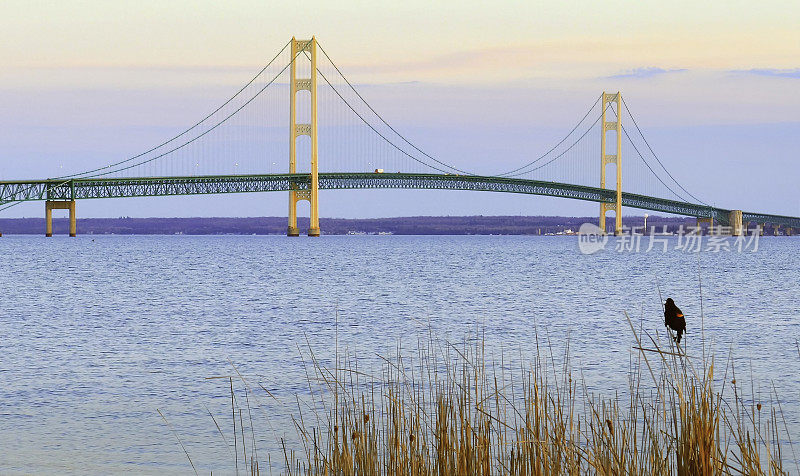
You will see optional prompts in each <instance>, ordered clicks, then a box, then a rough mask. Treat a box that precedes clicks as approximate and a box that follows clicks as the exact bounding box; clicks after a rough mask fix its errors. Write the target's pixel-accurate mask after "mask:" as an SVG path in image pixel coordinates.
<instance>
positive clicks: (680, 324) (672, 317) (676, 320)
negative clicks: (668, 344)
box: [664, 298, 686, 344]
mask: <svg viewBox="0 0 800 476" xmlns="http://www.w3.org/2000/svg"><path fill="white" fill-rule="evenodd" d="M664 325H665V326H667V327H669V328H670V329H672V330H673V331H675V332H677V333H678V337H676V338H675V342H677V343H678V344H680V343H681V336H683V333H684V332H686V319H685V318H684V317H683V312H681V310H680V308H679V307H678V306H676V305H675V301H673V300H672V298H667V302H666V303H665V304H664Z"/></svg>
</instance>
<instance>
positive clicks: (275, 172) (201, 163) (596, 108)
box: [0, 37, 800, 236]
mask: <svg viewBox="0 0 800 476" xmlns="http://www.w3.org/2000/svg"><path fill="white" fill-rule="evenodd" d="M318 106H322V107H318ZM287 116H288V121H287ZM623 116H625V117H627V118H628V119H630V123H628V122H627V120H628V119H626V125H627V126H628V127H626V125H623ZM287 139H288V140H287ZM554 142H555V145H554V146H552V147H551V148H549V149H548V150H547V151H546V152H545V153H543V154H541V155H539V156H532V157H531V156H530V152H529V151H528V150H527V148H524V150H520V151H515V152H514V153H515V154H516V153H518V154H519V156H520V159H521V160H520V162H522V163H521V164H518V165H519V166H517V167H514V168H513V169H511V170H507V171H498V172H497V173H487V172H485V171H484V172H481V173H477V172H476V171H466V170H464V167H463V166H461V165H458V166H456V165H452V164H449V163H447V162H446V161H445V160H443V159H442V158H440V157H436V156H434V155H431V154H429V153H427V152H426V151H424V150H423V149H422V148H421V147H419V146H418V145H416V144H415V143H413V142H412V141H410V140H409V139H408V138H407V137H406V136H404V135H403V134H401V133H400V132H399V131H398V130H397V129H395V128H394V127H392V126H391V125H390V124H389V122H388V121H386V120H385V119H384V118H383V116H381V115H380V114H379V113H378V112H377V111H376V109H375V108H374V107H373V106H372V105H371V104H370V103H369V102H367V100H366V99H365V97H364V96H363V95H362V94H361V93H360V92H359V91H358V90H357V89H356V87H355V86H354V85H353V83H352V82H351V81H350V80H349V79H348V78H347V77H346V76H344V74H343V73H342V71H341V70H340V69H339V67H338V66H337V65H336V64H335V63H334V62H333V60H332V59H331V57H330V56H329V55H328V53H327V52H326V51H325V49H324V48H323V47H322V45H320V44H319V43H318V41H317V40H316V38H313V37H312V38H311V39H308V40H298V39H296V38H292V39H291V40H290V41H289V42H287V43H286V44H285V45H284V47H283V48H282V49H281V50H280V51H279V52H278V54H277V55H275V57H274V58H273V59H272V60H271V61H270V62H269V63H268V64H267V65H266V66H264V68H262V69H261V70H260V71H259V72H258V73H257V74H256V75H255V76H254V77H253V78H252V79H251V80H250V81H248V82H247V83H246V84H245V85H244V86H243V87H242V88H241V89H239V90H238V91H236V93H235V94H233V96H232V97H230V98H229V99H227V100H226V101H225V102H223V103H222V104H221V105H220V106H219V107H217V108H216V109H213V110H212V111H211V112H210V113H209V114H208V115H206V116H205V117H203V118H202V119H201V120H200V121H198V122H194V123H193V125H192V126H190V127H188V128H187V129H185V130H183V131H182V132H180V133H178V134H176V135H174V136H172V137H171V138H169V139H167V140H166V141H164V142H161V143H159V144H158V145H155V146H154V147H150V148H148V149H147V150H145V151H144V152H141V153H138V154H135V155H132V156H129V157H127V158H123V159H121V160H117V161H115V162H112V163H107V164H104V165H101V164H97V165H98V166H96V167H94V168H91V169H89V170H84V171H78V172H76V173H72V174H70V175H64V176H60V177H55V178H49V179H39V180H6V181H0V211H2V210H5V209H7V208H9V207H11V206H14V205H16V204H18V203H24V202H28V201H32V200H40V201H44V202H45V218H46V235H47V236H50V235H52V211H53V210H54V209H67V210H69V215H70V235H72V236H75V235H76V234H77V225H76V202H77V201H79V200H86V199H97V198H123V197H154V196H167V195H201V194H221V193H245V192H278V191H283V192H288V195H289V197H288V198H289V213H288V226H287V235H289V236H297V235H299V233H300V230H298V228H297V202H299V201H308V202H309V203H310V207H309V211H310V217H309V218H310V227H309V230H308V234H309V236H317V235H319V234H320V229H319V195H318V192H319V191H320V190H343V189H410V190H421V189H434V190H471V191H482V192H502V193H522V194H529V195H543V196H551V197H561V198H568V199H574V200H585V201H591V202H596V203H598V204H599V214H598V225H599V227H600V229H601V230H602V232H606V215H607V214H608V213H609V212H610V213H613V214H614V232H615V233H618V234H619V233H621V232H622V207H630V208H636V209H641V210H652V211H656V212H661V213H670V214H677V215H684V216H690V217H696V218H697V219H698V221H699V222H701V221H702V222H707V223H709V224H710V225H711V226H714V224H715V223H719V224H722V225H727V226H729V227H730V228H731V232H732V233H733V234H737V235H740V234H742V233H743V231H744V230H745V228H746V225H747V224H749V223H750V222H755V223H758V224H760V225H765V224H771V225H773V227H774V226H783V227H785V228H786V232H787V233H791V230H790V229H791V228H800V218H798V217H790V216H782V215H773V214H764V213H756V212H748V211H742V210H741V209H738V210H737V209H724V208H718V207H714V206H711V205H710V204H708V203H707V202H704V201H703V200H701V199H700V198H698V197H697V196H696V195H694V194H692V193H691V192H690V191H689V190H687V189H686V187H684V186H683V185H682V184H681V183H680V182H679V181H678V180H677V178H676V176H675V175H673V174H672V173H671V172H670V171H669V170H668V169H667V167H666V166H665V164H664V162H663V161H662V160H661V159H660V158H659V156H658V155H657V154H656V153H655V151H654V148H653V147H652V146H651V144H650V142H648V140H647V139H646V137H645V136H644V133H643V132H642V130H641V128H640V127H639V124H638V123H637V122H636V119H635V118H634V116H633V114H632V113H631V111H630V109H629V108H628V104H627V103H626V102H625V99H624V98H623V96H622V93H620V92H619V91H618V92H615V93H608V92H603V93H602V94H601V95H600V96H599V97H598V98H597V99H596V100H595V102H594V104H592V106H591V107H590V108H589V110H588V111H587V112H586V114H585V115H584V116H583V117H582V118H581V120H580V121H579V122H578V123H577V124H576V125H575V127H573V128H572V129H571V130H570V131H569V133H567V135H566V136H564V137H563V138H561V140H558V141H554ZM623 159H624V160H623ZM279 163H280V165H278V164H279ZM493 163H495V161H494V160H486V161H485V163H484V164H475V165H476V167H478V168H487V167H489V166H491V164H493ZM284 164H285V165H284ZM300 170H302V171H304V173H299V171H300ZM373 170H374V173H372V172H365V171H373ZM384 170H387V171H399V172H397V173H383V171H384ZM267 171H268V172H270V173H264V172H267ZM305 171H308V172H305ZM43 174H44V173H43ZM623 175H625V177H626V178H625V187H624V188H623V180H622V178H623Z"/></svg>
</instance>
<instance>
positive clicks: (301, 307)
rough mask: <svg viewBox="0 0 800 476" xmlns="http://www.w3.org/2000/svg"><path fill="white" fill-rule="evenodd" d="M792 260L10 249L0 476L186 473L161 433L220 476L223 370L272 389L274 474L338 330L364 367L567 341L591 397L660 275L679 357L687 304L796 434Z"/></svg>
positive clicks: (269, 246) (602, 387)
mask: <svg viewBox="0 0 800 476" xmlns="http://www.w3.org/2000/svg"><path fill="white" fill-rule="evenodd" d="M799 252H800V239H795V238H789V237H766V238H763V239H761V241H760V243H759V249H758V251H757V252H755V253H742V254H740V253H736V252H721V253H700V254H699V255H698V254H693V253H684V252H680V251H675V250H671V251H670V252H668V253H656V252H650V253H639V254H635V253H615V252H613V251H606V252H602V253H598V254H594V255H582V254H580V253H579V252H578V247H577V240H576V239H574V238H571V237H497V236H494V237H493V236H482V237H478V236H469V237H400V236H346V237H328V236H326V237H322V238H320V239H308V238H304V237H301V238H299V239H287V238H285V237H273V236H214V237H188V236H146V237H134V236H126V237H122V236H96V237H89V236H80V237H78V238H77V239H69V238H67V237H54V238H50V239H45V238H43V237H16V236H5V237H3V238H0V299H1V300H2V301H0V302H1V303H2V306H0V474H32V473H36V474H42V473H59V474H65V473H66V474H69V473H74V474H87V473H90V474H92V473H93V474H112V473H123V472H125V473H137V474H169V473H174V474H193V471H192V468H191V466H189V464H188V461H187V458H186V456H185V454H184V453H183V450H182V449H181V447H180V445H179V444H178V442H177V440H176V436H175V434H177V435H178V436H179V437H180V438H181V440H182V442H183V443H184V444H185V445H186V448H187V451H188V452H189V454H190V456H191V457H192V460H193V462H194V464H195V466H197V467H198V470H199V471H200V472H201V474H202V473H205V474H208V471H210V470H214V472H215V473H220V474H224V473H228V474H230V473H231V472H232V471H233V463H232V458H231V456H230V453H229V451H230V450H229V449H228V448H227V447H226V445H225V443H224V442H223V439H222V437H221V436H220V435H219V433H218V430H217V428H216V426H215V424H214V421H213V420H212V419H211V417H210V416H209V414H208V411H210V412H211V413H212V414H213V415H214V416H215V418H217V419H218V420H219V421H220V425H221V426H222V427H223V429H224V431H226V432H230V408H229V406H228V407H226V405H229V404H230V400H229V398H230V395H229V387H228V386H229V381H228V380H227V379H210V378H209V377H219V376H228V375H235V374H236V370H238V371H239V372H240V373H241V374H242V375H243V376H244V377H245V378H246V379H247V381H248V382H249V383H250V385H252V386H253V387H255V390H259V389H258V387H257V385H258V384H260V385H263V386H264V387H266V388H267V389H269V390H270V391H271V392H272V393H273V394H274V395H275V399H271V398H267V397H266V396H265V392H263V391H255V390H254V391H253V393H252V394H251V395H250V398H251V399H252V400H251V401H250V403H251V405H252V406H253V408H254V412H253V414H254V418H255V419H256V420H257V421H255V422H254V426H256V427H257V428H258V446H259V456H260V459H261V460H263V461H266V460H267V456H266V455H267V454H270V458H271V460H272V461H273V465H274V468H279V467H280V465H279V463H280V462H282V460H283V455H282V453H281V452H280V451H279V450H278V441H279V440H280V438H281V437H285V438H286V439H287V441H294V440H293V438H294V437H295V436H294V431H293V427H292V423H291V420H290V415H292V414H296V405H297V403H296V400H295V396H296V395H304V394H306V393H307V392H308V387H307V384H306V374H305V368H304V366H303V362H304V360H305V361H307V357H308V355H307V354H308V352H307V351H308V349H309V348H310V349H312V350H314V352H315V354H316V355H317V357H319V358H320V359H323V360H324V359H327V358H329V357H330V356H331V355H332V353H333V352H334V342H335V341H336V340H337V339H336V335H337V333H338V342H339V346H340V350H341V349H342V348H346V349H347V350H348V351H350V352H352V353H358V354H360V355H363V356H364V360H365V364H364V365H365V366H368V365H369V362H370V361H371V360H378V359H377V357H374V356H376V354H381V355H391V354H392V353H393V352H394V351H395V349H396V348H397V345H398V343H402V344H403V345H405V346H409V347H415V345H416V342H417V341H418V340H419V339H420V338H423V339H424V338H427V337H426V336H428V335H429V332H430V333H432V334H433V335H435V336H436V338H437V339H444V340H451V341H453V342H458V341H460V340H462V339H464V338H465V337H467V336H470V335H474V334H475V332H476V329H480V330H481V331H482V332H485V339H486V343H487V348H488V349H489V351H490V353H492V354H493V355H498V354H499V353H500V352H503V353H504V354H505V353H508V354H509V355H512V354H513V355H514V356H516V357H519V358H529V357H532V355H533V353H534V332H538V334H539V336H540V339H542V338H543V339H547V340H549V343H550V345H551V346H553V348H554V349H556V353H557V352H558V350H559V349H563V348H564V346H565V345H566V343H567V340H569V343H570V347H571V349H572V358H573V360H572V365H573V367H574V368H575V369H577V370H579V371H580V372H581V373H582V376H583V378H584V379H585V380H586V383H587V386H588V388H589V390H590V391H596V392H602V393H608V394H609V395H612V394H611V393H609V392H614V391H616V390H619V388H621V387H624V383H625V381H626V380H625V379H626V378H627V377H626V375H625V370H626V369H627V368H628V363H629V359H630V356H631V352H632V350H631V347H632V345H634V339H633V336H632V334H631V331H630V329H629V326H628V321H627V320H626V319H625V317H624V314H623V311H627V312H628V313H629V315H630V316H631V318H632V319H633V320H634V322H635V323H636V325H637V326H638V325H640V324H641V325H642V326H643V327H644V328H645V329H649V330H650V331H651V332H655V331H656V330H660V329H662V327H663V325H662V319H661V317H660V308H659V306H660V304H659V295H658V286H657V284H656V283H657V282H658V283H659V285H660V288H661V291H662V293H663V295H664V298H666V297H667V296H671V297H673V298H675V301H676V302H677V303H678V305H679V306H680V307H681V308H682V309H683V311H684V313H685V314H686V315H687V319H688V327H689V329H688V335H687V341H686V345H687V348H688V349H689V352H690V353H691V352H692V351H693V350H699V339H700V336H701V330H700V327H701V325H700V322H699V321H700V318H699V316H700V314H701V299H700V298H701V296H702V309H703V311H704V319H703V321H704V323H703V324H704V326H703V327H704V329H703V333H704V335H705V337H706V338H707V339H708V340H709V342H712V343H713V348H714V349H715V352H717V355H718V357H719V358H720V359H721V360H725V359H727V357H728V354H729V353H732V356H733V358H734V359H737V361H740V362H743V364H742V368H741V369H740V370H742V371H746V373H747V374H748V379H749V375H750V374H751V373H752V376H753V380H754V385H753V388H754V391H755V392H756V394H757V396H758V395H762V396H764V398H766V397H767V396H768V394H769V391H770V385H771V382H772V381H774V383H775V385H776V386H777V388H778V392H779V393H780V395H781V397H782V405H783V409H784V412H785V414H786V419H787V424H788V425H789V426H790V428H792V432H793V433H794V434H793V435H792V437H793V439H794V440H795V441H798V440H800V431H797V429H798V428H800V355H798V350H797V347H796V341H797V340H798V339H800V298H798V295H799V294H800V284H798V278H800V271H799V268H798V264H800V258H798V256H800V253H799ZM701 291H702V292H701ZM301 352H303V353H304V354H306V357H305V359H304V357H303V356H302V355H301ZM233 365H235V366H236V370H234V369H233ZM236 384H237V390H236V391H237V392H239V396H240V398H241V397H243V395H242V394H241V392H242V388H241V387H242V384H241V381H237V382H236ZM240 403H241V402H240ZM226 408H227V410H226ZM156 409H159V410H160V411H161V412H162V413H163V414H164V416H165V417H166V419H167V420H168V421H169V423H170V425H171V426H172V429H174V433H173V432H172V431H171V430H170V428H169V427H168V426H167V425H166V424H165V423H164V421H163V420H162V418H161V416H159V414H158V412H157V410H156ZM207 409H208V411H207ZM245 418H246V417H245ZM228 438H230V434H228ZM298 449H299V448H298ZM263 468H264V466H263V463H262V469H263Z"/></svg>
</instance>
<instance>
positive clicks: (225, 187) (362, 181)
mask: <svg viewBox="0 0 800 476" xmlns="http://www.w3.org/2000/svg"><path fill="white" fill-rule="evenodd" d="M309 186H310V177H309V175H308V174H265V175H202V176H185V177H136V178H78V179H69V180H68V179H63V180H62V179H48V180H21V181H0V206H2V205H3V204H5V203H10V202H17V201H31V200H73V199H74V200H83V199H89V198H123V197H153V196H167V195H201V194H219V193H246V192H278V191H288V190H291V189H296V190H303V189H307V188H308V187H309ZM319 188H320V189H321V190H344V189H378V188H390V189H416V190H419V189H430V190H474V191H486V192H504V193H523V194H531V195H545V196H551V197H562V198H572V199H576V200H587V201H592V202H606V203H611V202H613V201H614V191H613V190H608V189H602V188H599V187H587V186H582V185H572V184H565V183H558V182H546V181H541V180H527V179H516V178H504V177H491V176H477V175H455V174H452V175H449V174H404V173H361V172H348V173H321V174H319ZM622 205H623V206H625V207H631V208H639V209H642V210H652V211H658V212H664V213H673V214H677V215H684V216H692V217H698V218H714V220H715V221H717V222H719V223H722V224H727V223H728V214H729V213H730V210H727V209H723V208H716V207H709V206H706V205H700V204H695V203H688V202H682V201H677V200H668V199H663V198H656V197H649V196H647V195H638V194H634V193H626V192H623V193H622ZM743 219H744V220H745V221H746V222H756V223H771V224H777V225H784V226H790V227H797V228H800V218H798V217H790V216H782V215H769V214H761V213H751V212H744V213H743Z"/></svg>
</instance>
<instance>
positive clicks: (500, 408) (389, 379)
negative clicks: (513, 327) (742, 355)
mask: <svg viewBox="0 0 800 476" xmlns="http://www.w3.org/2000/svg"><path fill="white" fill-rule="evenodd" d="M632 330H633V327H632ZM634 334H636V333H635V332H634ZM643 337H647V336H640V335H638V334H636V339H637V341H638V342H639V344H640V345H639V346H638V347H639V348H640V349H639V350H638V351H637V352H636V353H635V354H634V361H633V362H632V363H631V372H630V376H629V379H628V380H629V388H628V389H626V391H625V392H623V393H624V394H625V395H626V397H625V398H624V399H623V398H620V397H618V396H617V397H615V398H604V397H600V396H592V395H590V393H589V392H588V390H586V388H585V386H584V385H583V384H581V383H579V381H578V379H575V378H574V376H573V372H572V370H571V369H570V364H569V358H568V356H565V359H564V360H563V362H562V364H560V365H558V364H556V361H555V359H553V358H552V356H550V357H542V356H541V355H540V352H538V351H537V353H536V357H534V358H533V360H532V361H531V362H529V363H527V364H525V365H520V366H519V367H518V368H512V367H510V366H509V365H508V364H507V363H505V362H504V361H503V358H502V356H501V358H500V359H499V361H497V360H491V359H488V358H487V356H486V353H485V348H484V341H483V339H475V340H474V342H472V343H470V344H468V343H464V344H462V345H460V346H453V345H450V344H446V345H442V346H440V345H437V344H436V343H435V342H433V340H431V341H430V342H427V343H425V344H424V345H423V344H420V345H419V346H418V348H417V350H416V352H414V353H412V356H411V357H408V353H407V352H405V353H404V352H401V351H400V349H398V351H397V353H396V355H395V356H394V357H393V358H391V359H384V360H383V369H382V374H381V375H380V376H372V375H369V374H367V373H364V372H362V371H360V370H359V369H358V361H357V359H356V358H355V357H354V356H345V357H338V358H337V359H336V362H335V365H334V366H333V368H327V367H325V366H323V365H320V363H319V362H318V361H317V360H316V359H313V358H312V359H311V366H312V369H313V372H312V373H311V374H310V376H309V378H310V379H312V380H314V382H316V383H321V384H322V388H323V390H322V391H320V392H317V395H315V397H314V398H315V399H318V400H319V402H321V405H320V406H319V407H321V408H322V409H323V410H322V412H321V413H320V412H319V411H316V410H315V411H314V413H315V414H314V415H308V417H309V418H305V417H304V416H303V415H302V413H303V412H302V411H301V407H298V412H299V413H300V415H299V417H298V418H296V424H297V430H298V432H299V434H300V435H301V441H302V448H301V449H295V450H290V449H287V448H284V453H285V454H284V459H285V462H286V470H285V471H286V474H290V475H378V474H396V475H490V474H508V475H520V476H528V475H531V476H533V475H561V474H567V475H578V474H604V475H605V474H615V475H616V474H629V475H645V474H647V475H650V474H653V475H661V474H670V475H672V474H677V475H717V474H750V475H762V474H763V475H780V474H788V471H787V470H786V469H785V468H784V464H785V462H786V461H785V460H786V455H784V452H783V448H782V445H783V443H782V442H785V441H786V438H787V437H788V428H787V427H786V424H785V421H782V416H781V412H780V409H779V408H777V407H775V406H774V405H770V408H769V409H766V408H763V407H762V404H761V403H755V401H753V400H752V399H750V398H749V397H747V398H745V397H744V396H743V389H742V387H741V384H737V383H736V379H735V378H731V376H732V375H733V374H734V373H735V372H734V369H733V366H732V363H731V361H728V364H727V365H726V368H725V375H724V376H723V377H722V378H716V379H715V376H714V372H715V367H714V360H713V358H710V357H709V358H708V359H703V360H702V361H699V362H693V361H692V360H693V359H690V358H688V357H685V356H683V354H682V351H681V349H678V348H676V347H675V346H672V347H671V348H670V349H667V348H665V349H661V348H659V346H658V345H657V340H656V339H651V340H650V344H651V345H652V346H653V348H652V349H646V347H645V346H644V345H643V344H644V343H643V342H642V338H643ZM645 350H649V351H651V352H646V351H645ZM404 354H405V355H404ZM545 354H546V353H545ZM490 362H491V363H490ZM726 391H727V393H726ZM731 392H732V394H731ZM775 401H777V393H776V394H775ZM306 411H308V410H306ZM311 421H313V422H316V424H315V425H311V424H310V423H309V422H311ZM781 423H783V425H781ZM795 460H796V457H795Z"/></svg>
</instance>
